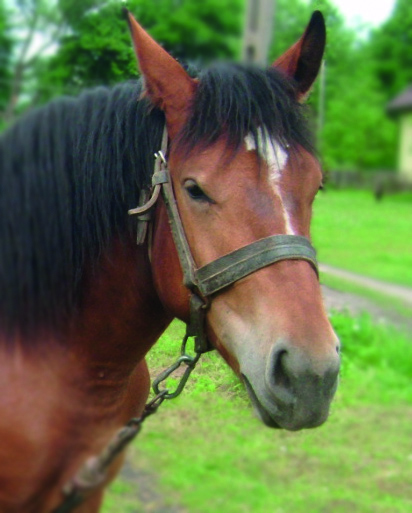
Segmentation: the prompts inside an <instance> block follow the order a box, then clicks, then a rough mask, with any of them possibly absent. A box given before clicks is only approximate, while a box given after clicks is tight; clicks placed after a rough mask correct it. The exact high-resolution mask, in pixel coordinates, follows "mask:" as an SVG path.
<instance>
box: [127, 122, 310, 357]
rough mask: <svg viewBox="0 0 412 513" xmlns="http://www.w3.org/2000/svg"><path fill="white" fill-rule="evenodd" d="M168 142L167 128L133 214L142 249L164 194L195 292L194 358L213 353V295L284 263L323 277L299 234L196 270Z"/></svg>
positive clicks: (191, 326)
mask: <svg viewBox="0 0 412 513" xmlns="http://www.w3.org/2000/svg"><path fill="white" fill-rule="evenodd" d="M167 143H168V136H167V131H166V129H165V130H164V132H163V139H162V149H161V151H159V152H158V153H156V154H155V157H156V162H155V169H154V173H153V177H152V188H153V189H152V195H151V197H150V199H149V201H147V203H145V204H144V205H142V206H139V207H137V208H135V209H132V210H129V214H130V215H137V216H138V218H139V225H140V226H139V227H138V244H142V243H143V242H144V239H145V235H146V231H147V222H148V221H149V218H148V217H147V213H148V212H149V211H150V210H151V209H152V208H153V206H154V205H155V204H156V202H157V199H158V197H159V195H160V192H161V193H162V197H163V200H164V203H165V205H166V210H167V215H168V218H169V223H170V227H171V230H172V235H173V240H174V243H175V246H176V249H177V252H178V255H179V260H180V265H181V267H182V271H183V283H184V285H185V286H186V287H187V288H188V289H189V290H190V291H191V298H190V321H189V324H188V325H187V331H186V336H187V337H195V351H196V353H204V352H207V351H210V350H211V349H213V347H212V346H211V345H210V343H209V341H208V339H207V337H206V334H205V330H204V317H205V312H206V309H207V307H208V305H209V298H210V297H211V296H213V295H214V294H216V293H217V292H220V291H221V290H223V289H225V288H227V287H229V286H230V285H232V284H233V283H235V282H237V281H238V280H240V279H242V278H244V277H245V276H248V275H249V274H252V273H254V272H255V271H257V270H259V269H262V268H263V267H266V266H268V265H271V264H273V263H275V262H279V261H281V260H305V261H307V262H309V264H311V266H312V267H313V269H314V270H315V272H316V274H317V275H319V272H318V264H317V260H316V251H315V249H314V248H313V246H312V245H311V243H310V242H309V240H308V239H307V238H306V237H303V236H300V235H271V236H269V237H265V238H263V239H259V240H256V241H255V242H252V243H250V244H248V245H247V246H243V247H241V248H240V249H237V250H235V251H232V252H231V253H228V254H227V255H224V256H222V257H220V258H218V259H216V260H214V261H213V262H210V263H209V264H206V265H204V266H203V267H200V268H198V267H197V266H196V264H195V262H194V260H193V256H192V253H191V251H190V247H189V244H188V242H187V238H186V235H185V231H184V228H183V225H182V221H181V219H180V215H179V211H178V208H177V204H176V199H175V196H174V192H173V185H172V180H171V177H170V172H169V169H168V166H167V161H166V158H165V155H166V154H167ZM147 196H148V195H147V193H146V194H144V197H145V198H147ZM144 201H145V200H144ZM141 223H142V224H141Z"/></svg>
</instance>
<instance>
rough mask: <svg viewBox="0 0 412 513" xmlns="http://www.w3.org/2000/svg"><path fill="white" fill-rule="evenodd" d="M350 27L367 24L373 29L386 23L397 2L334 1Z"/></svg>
mask: <svg viewBox="0 0 412 513" xmlns="http://www.w3.org/2000/svg"><path fill="white" fill-rule="evenodd" d="M332 2H333V3H334V4H335V5H336V7H337V8H338V9H339V10H340V12H341V13H342V14H343V16H344V17H345V19H346V21H347V22H348V25H352V26H353V25H356V24H359V22H360V23H361V24H367V25H371V26H373V27H376V26H378V25H380V24H381V23H382V22H384V21H385V20H386V19H387V18H388V17H389V15H390V14H391V12H392V9H393V7H394V5H395V2H396V0H332Z"/></svg>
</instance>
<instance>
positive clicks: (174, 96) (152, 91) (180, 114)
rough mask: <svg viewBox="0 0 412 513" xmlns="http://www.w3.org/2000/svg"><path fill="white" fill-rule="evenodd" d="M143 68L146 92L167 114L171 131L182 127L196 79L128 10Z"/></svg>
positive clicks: (169, 130) (141, 68) (133, 36)
mask: <svg viewBox="0 0 412 513" xmlns="http://www.w3.org/2000/svg"><path fill="white" fill-rule="evenodd" d="M126 14H127V20H128V22H129V27H130V32H131V36H132V40H133V45H134V49H135V53H136V56H137V60H138V63H139V67H140V71H141V72H142V74H143V77H144V82H145V94H146V95H147V96H148V97H149V98H150V99H151V101H152V102H153V104H154V105H156V106H157V107H159V108H160V109H162V110H163V111H164V113H165V115H166V123H167V128H168V132H169V135H170V136H172V137H173V135H176V133H177V132H178V131H179V130H180V128H181V127H182V125H183V124H184V122H185V121H186V117H187V110H188V108H189V107H190V104H191V100H192V97H193V95H194V93H195V90H196V86H197V81H196V80H194V79H192V78H190V77H189V75H188V74H187V73H186V71H185V70H184V69H183V68H182V66H181V65H180V64H179V63H178V62H177V61H176V60H175V59H174V58H173V57H172V56H171V55H169V54H168V53H167V52H166V50H164V49H163V48H162V47H161V46H160V45H159V44H158V43H156V41H154V39H152V38H151V37H150V36H149V34H148V33H147V32H146V31H145V30H143V28H142V27H141V26H140V25H139V24H138V23H137V21H136V20H135V19H134V17H133V16H132V15H131V14H130V13H129V12H127V11H126Z"/></svg>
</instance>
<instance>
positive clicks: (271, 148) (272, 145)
mask: <svg viewBox="0 0 412 513" xmlns="http://www.w3.org/2000/svg"><path fill="white" fill-rule="evenodd" d="M257 142H258V148H256V144H255V140H254V138H253V135H252V134H250V133H249V134H248V135H247V136H246V137H245V144H246V149H247V151H253V150H256V151H257V152H258V154H259V156H260V157H261V158H262V159H263V160H265V161H266V164H267V166H268V169H269V180H270V182H271V183H272V186H273V189H274V191H275V193H276V194H277V196H278V197H279V199H280V204H281V205H282V211H283V219H284V220H285V226H286V233H288V234H294V233H295V232H294V230H293V227H292V224H291V219H290V214H289V212H288V211H287V210H286V207H285V203H284V200H283V197H282V191H281V188H280V187H279V181H280V178H281V176H282V171H283V170H284V169H285V167H286V164H287V161H288V157H289V155H288V154H287V152H286V151H285V150H284V148H282V146H281V145H280V144H279V143H278V141H276V140H271V139H270V137H269V134H268V133H267V132H266V130H263V129H262V128H259V129H258V134H257Z"/></svg>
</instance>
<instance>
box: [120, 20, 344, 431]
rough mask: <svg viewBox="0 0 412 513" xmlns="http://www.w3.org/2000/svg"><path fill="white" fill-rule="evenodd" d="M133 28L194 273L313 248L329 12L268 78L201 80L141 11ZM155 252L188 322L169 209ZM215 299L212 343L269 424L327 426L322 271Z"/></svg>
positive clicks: (328, 342) (167, 296) (241, 73)
mask: <svg viewBox="0 0 412 513" xmlns="http://www.w3.org/2000/svg"><path fill="white" fill-rule="evenodd" d="M129 24H130V28H131V33H132V38H133V42H134V47H135V50H136V55H137V59H138V62H139V65H140V69H141V72H142V74H143V76H144V81H145V90H146V93H145V94H146V95H147V96H148V97H149V98H150V100H151V102H152V103H153V104H154V105H155V106H156V107H159V108H160V109H162V110H163V111H164V114H165V118H166V126H167V132H168V136H169V140H170V145H169V154H168V162H169V169H170V174H171V179H172V184H173V190H174V194H175V198H176V202H177V206H178V211H179V215H180V218H181V220H182V224H183V227H184V231H185V234H186V238H187V241H188V245H189V247H190V251H191V254H192V256H193V259H194V262H195V265H196V267H197V268H201V267H203V266H205V265H207V264H209V263H211V262H213V261H215V260H217V259H219V258H221V257H222V256H224V255H226V254H230V253H232V252H234V251H236V250H238V249H239V248H243V247H245V246H247V245H250V244H252V243H254V242H255V241H258V240H261V239H265V238H267V237H271V236H273V235H284V236H293V237H296V236H300V237H304V238H305V239H309V238H310V221H311V215H312V203H313V201H314V198H315V195H316V193H317V191H318V189H319V188H320V186H321V182H322V172H321V169H320V165H319V163H318V161H317V159H316V157H315V155H314V152H313V150H312V147H311V145H310V142H309V140H308V137H307V132H306V129H305V122H304V119H303V116H302V112H301V110H302V102H303V99H304V98H305V96H306V95H307V94H308V92H309V90H310V88H311V86H312V83H313V81H314V80H315V78H316V75H317V73H318V71H319V67H320V64H321V60H322V56H323V51H324V46H325V26H324V21H323V17H322V15H321V14H320V13H319V12H315V13H314V14H313V16H312V18H311V20H310V23H309V25H308V26H307V28H306V31H305V32H304V34H303V36H302V37H301V38H300V40H299V41H298V42H297V43H296V44H295V45H293V46H292V47H291V48H290V49H289V50H288V51H287V52H286V53H285V54H284V55H282V56H281V57H280V58H279V59H277V60H276V61H275V63H274V64H273V65H272V66H271V67H270V68H269V69H267V70H258V69H255V68H246V67H242V66H237V65H232V66H231V67H230V66H229V67H228V66H220V67H219V66H215V67H214V68H213V69H212V71H209V72H205V73H204V74H203V75H201V76H200V77H199V78H196V79H194V78H191V77H190V76H189V75H188V73H187V72H186V71H185V70H184V69H183V67H182V66H181V65H180V64H179V63H178V62H177V61H176V60H174V59H173V58H172V57H171V56H170V55H169V54H168V53H167V52H166V51H165V50H164V49H163V48H161V47H160V46H159V45H158V44H157V43H156V42H155V41H154V40H153V39H152V38H151V37H150V36H149V35H148V34H147V33H146V32H145V31H144V30H143V29H142V28H141V27H140V25H139V24H138V23H137V22H136V21H135V20H134V18H133V17H132V16H131V15H129ZM286 240H287V239H286ZM150 251H151V262H152V271H153V276H154V282H155V286H156V289H157V292H158V295H159V298H160V299H161V301H162V303H163V305H164V306H165V308H166V309H167V310H168V311H170V312H171V313H173V314H174V315H176V316H177V317H179V318H181V319H183V320H185V321H187V320H188V318H189V296H190V294H189V291H188V290H187V288H185V287H184V286H183V284H182V269H181V266H180V262H179V258H178V255H177V252H176V248H175V245H174V242H173V238H172V235H171V230H170V226H169V222H168V218H167V213H166V209H165V205H164V203H163V202H162V201H161V200H160V201H159V203H158V205H157V209H156V216H155V223H154V228H153V232H152V244H151V250H150ZM292 253H293V251H292ZM209 303H210V304H209V308H208V310H207V314H206V330H207V335H208V338H209V340H210V342H211V343H212V345H213V346H214V347H215V348H216V349H217V350H218V351H219V352H220V354H221V355H222V356H223V357H224V358H225V360H226V361H227V362H228V363H229V364H230V366H231V367H232V368H233V369H234V370H235V372H236V373H237V374H238V375H239V376H241V378H242V379H243V381H244V382H245V384H246V388H247V390H248V392H249V395H250V397H251V400H252V402H253V404H254V407H255V410H256V411H257V413H258V415H259V416H260V418H261V419H262V421H263V422H264V423H265V424H266V425H268V426H271V427H282V428H287V429H291V430H296V429H300V428H305V427H314V426H317V425H319V424H321V423H323V422H324V421H325V420H326V418H327V416H328V412H329V406H330V402H331V400H332V397H333V395H334V393H335V390H336V386H337V380H338V371H339V342H338V339H337V337H336V335H335V333H334V331H333V329H332V327H331V325H330V323H329V321H328V318H327V314H326V312H325V309H324V306H323V302H322V297H321V290H320V286H319V281H318V276H317V272H316V269H315V268H314V266H313V265H312V264H311V262H310V261H308V260H307V259H304V258H301V257H300V256H299V255H295V256H293V254H291V256H290V258H288V259H282V260H281V261H279V262H276V263H271V264H270V265H266V266H264V267H263V268H259V269H258V270H257V271H255V272H253V273H251V274H248V275H247V276H244V277H242V278H241V279H239V280H237V281H236V282H235V283H232V284H230V285H229V286H227V287H224V288H223V290H220V291H219V292H218V293H215V294H212V296H211V297H210V298H209Z"/></svg>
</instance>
